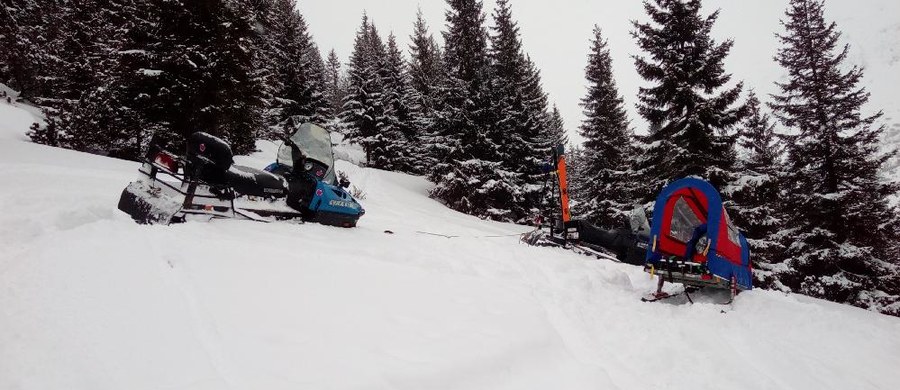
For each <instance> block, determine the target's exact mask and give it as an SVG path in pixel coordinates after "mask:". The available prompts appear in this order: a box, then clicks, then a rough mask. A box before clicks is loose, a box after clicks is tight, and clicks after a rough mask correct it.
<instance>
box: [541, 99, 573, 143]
mask: <svg viewBox="0 0 900 390" xmlns="http://www.w3.org/2000/svg"><path fill="white" fill-rule="evenodd" d="M546 136H547V141H546V143H547V144H548V145H551V147H552V146H553V145H568V144H569V136H568V134H566V124H565V122H564V121H563V118H562V114H561V113H560V112H559V108H558V107H556V104H554V105H553V109H551V110H550V122H549V123H548V125H547V132H546Z"/></svg>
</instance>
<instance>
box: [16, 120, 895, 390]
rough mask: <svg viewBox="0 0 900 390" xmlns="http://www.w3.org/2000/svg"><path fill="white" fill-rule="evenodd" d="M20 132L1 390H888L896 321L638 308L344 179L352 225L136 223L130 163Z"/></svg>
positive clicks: (260, 156) (598, 275)
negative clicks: (123, 202) (126, 203)
mask: <svg viewBox="0 0 900 390" xmlns="http://www.w3.org/2000/svg"><path fill="white" fill-rule="evenodd" d="M29 115H31V114H30V113H29V112H27V111H25V110H24V109H23V108H22V107H18V106H16V107H13V106H9V105H6V104H5V103H0V182H2V183H3V185H2V186H0V248H2V250H0V388H2V389H122V388H129V389H130V388H148V389H150V388H152V389H160V388H165V389H222V388H232V389H249V388H265V389H323V388H328V389H359V388H366V389H381V388H384V389H423V388H427V389H548V388H559V389H597V388H603V389H646V388H669V389H692V390H694V389H723V388H729V389H760V388H779V389H809V388H817V389H848V388H852V389H893V388H895V387H896V380H895V379H894V378H893V377H892V376H891V375H890V374H889V373H892V372H894V371H895V370H896V368H897V367H900V319H898V318H894V317H887V316H883V315H879V314H876V313H872V312H867V311H864V310H861V309H857V308H853V307H849V306H842V305H837V304H833V303H829V302H824V301H821V300H816V299H812V298H807V297H803V296H797V295H785V294H782V293H776V292H770V291H752V292H748V293H745V294H742V295H741V296H739V297H738V299H737V301H736V302H735V304H734V307H733V309H732V308H729V307H723V306H721V305H716V304H713V303H708V302H707V303H697V304H695V305H687V304H682V303H683V302H680V301H677V300H673V301H672V302H667V303H654V304H647V303H641V302H640V301H639V298H640V296H641V295H642V294H643V293H645V292H647V291H650V290H651V289H652V288H653V286H654V282H653V281H652V280H650V279H649V277H648V276H647V275H645V274H644V273H642V272H641V271H640V269H638V268H636V267H632V266H628V265H624V264H618V263H613V262H608V261H599V260H593V259H591V258H588V257H583V256H578V255H575V254H573V253H570V252H567V251H563V250H559V249H553V248H533V247H528V246H525V245H523V244H520V243H519V242H518V237H517V234H518V233H521V232H524V231H526V230H528V229H527V228H525V227H522V226H517V225H510V224H502V223H495V222H487V221H482V220H479V219H477V218H474V217H471V216H467V215H463V214H459V213H456V212H454V211H451V210H449V209H447V208H445V207H443V206H441V205H440V204H439V203H437V202H435V201H433V200H431V199H429V198H428V197H427V191H428V190H429V188H430V187H431V185H430V184H429V183H428V182H427V181H425V180H424V179H422V178H419V177H411V176H407V175H402V174H396V173H390V172H383V171H378V170H373V169H366V168H360V167H358V166H356V165H353V164H350V163H347V162H340V164H339V166H338V169H339V170H343V171H345V172H347V173H348V174H349V176H350V179H351V180H352V181H353V184H354V185H356V186H358V187H359V188H360V189H361V190H363V191H365V192H366V194H367V196H366V199H365V200H363V201H362V203H363V204H364V206H365V207H366V210H367V213H366V215H365V216H364V217H363V218H362V219H361V220H360V222H359V227H358V228H354V229H340V228H334V227H327V226H321V225H317V224H303V225H290V224H263V223H255V222H248V221H215V222H212V223H186V224H181V225H176V226H142V225H137V224H135V223H133V222H132V221H131V220H130V219H129V218H128V217H127V216H126V215H125V214H124V213H121V212H119V211H118V210H116V203H117V200H118V196H119V194H120V192H121V191H122V189H123V188H125V186H126V185H127V184H128V183H129V181H131V180H132V179H133V178H134V177H135V176H136V170H137V164H135V163H133V162H127V161H120V160H114V159H109V158H105V157H99V156H93V155H88V154H84V153H78V152H73V151H67V150H60V149H55V148H49V147H45V146H41V145H35V144H32V143H29V142H23V140H22V137H21V135H22V134H23V133H24V131H25V129H27V126H28V125H30V122H31V121H33V120H34V118H33V117H29ZM258 148H259V152H258V153H256V154H254V155H252V156H244V157H239V158H237V160H238V161H239V163H241V164H247V165H251V166H256V167H262V166H264V165H266V164H268V163H269V162H270V159H271V158H273V157H274V155H275V148H277V144H274V143H266V142H260V143H259V144H258ZM446 236H456V237H455V238H448V237H446ZM698 298H699V299H700V300H704V298H709V299H706V300H712V298H715V297H704V296H699V297H698ZM723 309H725V310H726V311H727V313H722V311H723ZM886 373H887V374H886Z"/></svg>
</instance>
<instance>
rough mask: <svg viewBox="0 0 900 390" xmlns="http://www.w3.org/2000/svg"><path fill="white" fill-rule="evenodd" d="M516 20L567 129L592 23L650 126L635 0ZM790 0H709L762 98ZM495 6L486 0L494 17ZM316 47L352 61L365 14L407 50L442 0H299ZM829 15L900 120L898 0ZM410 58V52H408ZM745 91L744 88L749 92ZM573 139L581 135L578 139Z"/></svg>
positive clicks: (740, 71) (592, 3)
mask: <svg viewBox="0 0 900 390" xmlns="http://www.w3.org/2000/svg"><path fill="white" fill-rule="evenodd" d="M510 3H511V4H512V12H513V17H514V18H515V19H516V20H517V21H518V23H519V28H520V29H521V34H522V41H523V45H524V49H525V51H526V52H527V53H528V54H530V55H531V58H532V59H533V60H534V61H535V63H536V64H537V66H538V67H539V68H540V69H541V75H542V78H543V84H544V90H545V91H546V92H547V93H548V94H549V96H550V101H551V102H553V103H556V104H557V106H559V109H560V111H561V112H562V114H563V117H564V119H565V122H566V128H567V130H568V131H569V132H570V134H573V133H575V132H576V131H577V127H578V125H579V124H580V123H581V120H582V118H583V115H582V113H581V107H579V105H578V103H579V101H580V99H581V97H582V96H583V95H584V93H585V81H584V67H585V65H586V63H587V54H588V50H589V41H590V39H591V37H592V32H591V31H592V29H593V26H594V24H597V25H599V26H600V27H601V28H602V29H603V33H604V35H605V37H606V39H607V40H608V41H609V48H610V51H611V55H612V58H613V67H614V71H615V77H616V82H617V83H618V86H619V92H620V93H621V94H622V96H623V97H624V98H625V102H626V106H627V107H626V108H627V109H628V112H629V118H630V119H631V121H632V126H633V127H634V128H635V129H636V130H637V131H639V132H642V131H644V127H645V122H644V121H643V120H642V119H641V118H639V117H638V116H637V112H636V110H635V108H634V104H635V101H636V94H637V90H638V87H640V86H642V85H645V83H644V82H643V81H642V80H641V79H640V77H639V76H638V75H637V72H635V70H634V62H633V60H632V58H631V56H632V55H635V54H641V52H640V51H639V49H638V48H637V46H636V45H635V42H634V39H633V38H632V37H631V35H630V32H631V30H632V26H631V21H632V20H639V21H646V20H647V16H646V15H645V14H644V11H643V7H642V5H641V2H640V1H638V0H555V1H552V2H547V1H537V0H528V1H525V0H511V1H510ZM787 3H788V1H787V0H751V1H747V0H706V1H704V14H709V13H711V12H713V11H715V10H716V9H721V14H720V17H719V20H718V22H717V23H716V25H715V27H714V30H713V34H714V37H715V39H717V40H718V41H722V40H724V39H727V38H732V39H734V41H735V44H734V48H733V50H732V52H731V55H730V56H729V57H728V59H727V61H726V71H728V72H730V73H732V74H733V76H734V79H735V80H743V81H744V83H745V86H746V87H747V88H753V89H755V90H756V91H757V93H758V94H759V95H761V97H762V98H763V99H765V98H766V96H767V95H768V94H769V93H773V92H775V89H774V84H773V82H774V81H776V80H778V79H779V78H781V77H783V74H784V72H783V71H782V69H781V68H780V67H779V66H778V65H777V64H775V63H774V61H773V60H772V56H773V55H774V54H775V52H776V50H777V48H778V42H777V40H776V38H775V36H774V34H775V33H776V32H781V31H782V28H781V26H780V24H779V20H780V19H781V18H783V15H784V10H785V9H786V7H787ZM494 5H495V1H494V0H485V1H484V11H485V13H486V14H487V15H488V18H487V22H488V24H489V25H490V24H492V18H491V17H490V15H491V13H492V12H493V7H494ZM298 7H299V8H300V11H301V13H303V15H304V16H305V17H306V20H307V23H308V24H309V27H310V31H311V33H312V34H313V37H314V38H315V41H316V43H317V44H318V45H319V47H320V49H321V50H322V53H323V55H327V53H328V51H329V50H331V49H332V48H333V49H335V51H337V53H338V55H339V56H340V57H341V59H342V60H343V61H344V62H345V63H346V61H347V58H348V57H349V55H350V52H351V50H352V48H353V39H354V35H355V32H356V30H357V28H358V27H359V24H360V18H361V16H362V13H363V11H365V12H366V13H367V14H368V15H369V17H370V19H371V20H373V21H374V23H375V25H376V26H377V27H378V29H379V31H380V32H381V33H382V34H384V35H385V36H386V35H387V34H388V33H389V32H393V33H394V34H395V35H397V38H398V42H399V43H400V44H401V45H402V46H403V47H408V44H409V35H410V34H411V33H412V25H413V22H414V21H415V16H416V10H417V7H421V9H422V12H423V14H424V15H425V19H426V21H427V22H428V24H429V28H430V30H431V31H432V32H433V33H434V34H435V37H436V38H438V40H439V42H443V40H442V39H441V38H440V31H443V30H444V29H445V19H444V12H445V9H446V8H447V5H446V2H445V1H443V0H390V1H372V0H369V1H367V0H340V1H332V0H298ZM826 18H828V19H829V20H833V21H836V22H837V23H838V28H839V29H840V30H842V31H843V32H844V40H845V41H846V42H847V43H850V44H851V56H850V61H851V62H852V63H854V64H858V65H862V66H865V67H866V74H865V80H864V83H865V85H866V86H867V88H868V89H869V91H870V92H871V93H872V102H871V103H870V105H869V107H868V108H869V110H871V111H877V110H884V111H885V114H886V116H887V117H888V119H887V120H886V122H890V123H895V122H900V103H898V99H897V98H898V97H900V92H898V91H900V76H898V74H900V69H898V68H900V67H898V66H897V65H898V63H900V1H897V0H828V1H827V2H826ZM406 54H407V56H408V52H407V53H406ZM745 89H746V88H745ZM576 139H578V138H577V137H576Z"/></svg>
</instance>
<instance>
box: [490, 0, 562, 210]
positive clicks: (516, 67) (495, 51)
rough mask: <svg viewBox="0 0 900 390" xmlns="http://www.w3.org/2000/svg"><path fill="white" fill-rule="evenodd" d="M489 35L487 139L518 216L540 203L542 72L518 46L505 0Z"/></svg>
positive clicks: (544, 149) (545, 120)
mask: <svg viewBox="0 0 900 390" xmlns="http://www.w3.org/2000/svg"><path fill="white" fill-rule="evenodd" d="M493 17H494V27H493V28H492V30H493V34H492V35H491V37H490V41H491V49H490V52H489V54H490V60H491V66H492V72H491V77H492V80H491V83H492V87H491V92H492V94H493V95H492V100H493V103H492V104H491V107H492V108H493V113H492V116H493V118H495V120H494V123H493V126H492V132H491V133H490V139H491V141H492V143H493V144H495V145H497V149H498V157H499V159H500V162H501V163H502V165H501V166H502V168H503V170H502V174H503V180H504V181H505V182H506V183H505V186H504V188H508V189H511V190H512V193H510V194H509V195H508V196H507V197H508V198H509V199H511V200H512V201H511V202H510V203H508V204H507V205H506V208H507V209H508V210H509V218H511V219H513V220H521V219H523V218H525V217H528V216H529V215H531V214H532V212H533V211H534V210H535V209H536V208H537V207H538V203H539V202H540V199H541V196H542V193H541V191H540V184H541V178H540V176H539V175H537V173H539V172H540V171H539V167H540V166H541V164H542V157H545V156H546V155H547V153H548V149H549V145H547V144H546V142H547V140H548V137H547V136H546V133H547V132H548V124H549V116H548V113H547V96H546V94H545V93H544V91H543V89H542V87H541V82H540V73H539V72H538V71H537V69H536V67H535V66H534V64H533V63H532V62H531V60H530V59H529V58H528V57H526V56H525V54H524V52H523V51H522V41H521V38H520V36H519V27H518V25H517V23H516V22H515V20H513V16H512V10H511V7H510V5H509V2H508V1H507V0H499V1H497V8H496V9H495V10H494V14H493Z"/></svg>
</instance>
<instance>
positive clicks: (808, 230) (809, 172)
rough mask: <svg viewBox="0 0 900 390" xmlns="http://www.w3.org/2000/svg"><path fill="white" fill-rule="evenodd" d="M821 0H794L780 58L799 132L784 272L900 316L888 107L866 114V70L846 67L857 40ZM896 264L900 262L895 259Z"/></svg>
mask: <svg viewBox="0 0 900 390" xmlns="http://www.w3.org/2000/svg"><path fill="white" fill-rule="evenodd" d="M823 8H824V3H823V2H822V1H820V0H791V2H790V4H789V6H788V9H787V12H786V19H785V20H783V21H782V24H783V25H784V28H785V30H786V31H785V33H784V34H783V35H779V38H780V40H781V43H782V47H781V49H779V51H778V54H777V55H776V56H775V59H776V60H777V61H778V63H779V64H781V66H782V67H784V68H785V69H786V70H787V72H788V79H787V80H786V81H785V82H780V83H777V85H778V87H779V88H780V93H778V94H776V95H775V96H773V98H774V103H772V104H771V107H772V109H773V110H774V112H775V116H776V117H777V118H778V119H779V120H780V121H781V123H782V124H784V126H786V127H788V128H789V129H791V130H793V132H792V134H793V135H791V136H789V137H788V144H787V175H786V180H785V181H784V185H785V186H786V191H787V194H788V196H787V197H786V204H787V212H788V213H789V215H790V224H789V225H788V228H789V230H788V231H787V233H786V234H784V245H785V247H786V248H787V250H786V253H785V258H786V260H785V265H786V267H783V268H782V269H781V270H780V271H779V272H777V273H776V277H777V278H778V280H779V281H781V282H782V283H784V284H785V285H787V286H788V287H790V288H791V289H792V290H794V291H796V292H800V293H803V294H808V295H812V296H815V297H821V298H825V299H828V300H831V301H835V302H844V303H850V304H853V305H856V306H860V307H865V308H869V309H872V310H880V311H883V312H887V313H891V314H894V315H900V304H898V302H900V291H898V287H900V283H898V281H900V280H898V274H897V259H896V258H891V257H892V256H896V250H897V245H898V238H900V237H898V236H897V232H896V230H894V229H896V226H898V225H900V213H898V210H896V209H894V208H891V207H890V206H889V204H888V201H887V196H888V195H890V194H895V193H896V191H897V186H896V185H894V184H888V183H885V182H882V181H881V179H880V178H879V169H880V168H881V166H882V164H884V162H885V161H886V160H887V158H888V157H889V156H887V155H880V154H879V153H878V139H879V136H880V135H881V133H882V131H883V127H880V126H877V125H875V122H876V121H877V120H878V119H879V118H880V117H881V113H877V114H875V115H871V116H866V115H864V114H863V113H862V107H863V105H865V104H866V103H867V102H868V100H869V93H867V92H866V91H865V89H864V88H862V87H860V86H859V83H860V81H861V79H862V77H863V71H862V69H860V68H859V67H855V66H854V67H851V68H849V69H847V68H845V66H844V61H845V60H846V58H847V54H848V50H849V47H848V46H846V45H845V46H843V47H838V41H839V39H840V32H839V31H838V30H837V29H836V25H835V23H828V22H826V21H825V19H824V16H823ZM891 262H893V264H892V263H891Z"/></svg>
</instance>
